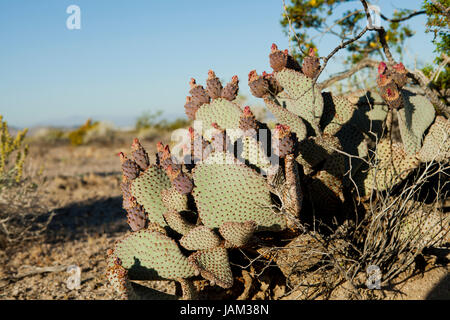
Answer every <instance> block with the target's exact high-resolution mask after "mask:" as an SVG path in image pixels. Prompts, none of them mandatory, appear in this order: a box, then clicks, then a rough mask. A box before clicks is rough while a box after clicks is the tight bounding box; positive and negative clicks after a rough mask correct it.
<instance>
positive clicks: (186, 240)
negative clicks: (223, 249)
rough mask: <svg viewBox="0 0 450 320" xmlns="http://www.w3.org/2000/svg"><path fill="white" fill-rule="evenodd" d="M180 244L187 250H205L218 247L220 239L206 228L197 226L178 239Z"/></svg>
mask: <svg viewBox="0 0 450 320" xmlns="http://www.w3.org/2000/svg"><path fill="white" fill-rule="evenodd" d="M180 244H181V245H182V246H183V247H184V248H186V249H188V250H207V249H212V248H215V247H217V246H219V245H220V238H219V237H218V236H217V235H216V234H215V233H214V232H213V231H212V230H211V229H209V228H208V227H206V226H198V227H195V228H194V229H192V230H190V231H189V232H188V233H187V234H185V235H184V236H183V237H182V238H181V239H180Z"/></svg>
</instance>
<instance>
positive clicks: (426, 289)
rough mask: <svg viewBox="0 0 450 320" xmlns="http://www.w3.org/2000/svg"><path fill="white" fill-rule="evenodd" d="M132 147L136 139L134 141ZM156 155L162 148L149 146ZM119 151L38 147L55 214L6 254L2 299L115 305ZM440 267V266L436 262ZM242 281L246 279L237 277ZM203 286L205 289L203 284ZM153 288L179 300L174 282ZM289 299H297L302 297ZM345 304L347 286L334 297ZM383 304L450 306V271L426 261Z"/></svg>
mask: <svg viewBox="0 0 450 320" xmlns="http://www.w3.org/2000/svg"><path fill="white" fill-rule="evenodd" d="M129 141H130V142H131V139H130V140H129ZM143 145H144V147H146V148H149V149H151V150H154V145H155V141H153V142H151V143H150V142H143ZM127 150H128V147H127V145H125V144H118V145H115V146H105V145H104V146H101V145H96V146H81V147H70V146H64V145H62V146H39V147H35V148H32V149H31V153H30V163H31V166H30V168H32V171H33V170H34V171H39V170H40V169H43V176H44V177H45V179H44V182H43V185H42V186H41V187H40V190H41V191H40V192H41V198H42V199H41V200H42V202H43V203H44V204H45V206H46V207H47V208H48V212H53V213H54V214H55V216H54V218H53V221H52V222H51V224H50V225H49V227H48V230H47V232H46V233H45V234H44V236H43V237H42V238H41V239H39V240H36V241H32V242H26V243H24V244H22V245H21V246H19V247H15V248H9V247H7V248H6V249H4V250H0V299H116V298H118V296H117V294H116V293H115V292H114V291H113V290H112V288H110V287H109V285H108V284H107V280H106V278H105V275H104V274H105V266H106V262H105V260H106V259H105V257H106V251H107V249H108V248H111V247H112V245H113V243H114V241H115V240H116V239H118V238H119V237H121V236H123V235H124V234H125V233H127V232H129V227H128V225H127V224H126V218H125V213H124V211H123V210H122V209H121V194H120V189H119V181H120V164H119V159H118V157H117V156H116V155H117V153H118V152H119V151H127ZM431 260H433V259H431ZM69 265H76V266H79V267H80V268H81V287H80V288H78V289H69V288H68V286H67V281H68V279H69V277H70V274H69V273H67V272H66V268H67V266H69ZM238 275H239V274H238ZM282 280H283V279H270V277H263V278H262V279H260V281H258V283H257V284H254V285H253V289H252V290H251V291H252V293H251V294H250V295H249V296H248V297H249V298H252V299H274V298H278V297H280V296H281V295H283V294H284V292H285V290H286V288H285V287H283V281H282ZM197 285H198V286H201V285H204V284H202V282H201V281H199V282H197ZM153 287H154V288H156V289H159V290H162V291H164V292H166V293H169V294H173V293H174V292H175V285H174V283H172V282H168V281H167V282H166V281H160V282H155V283H153ZM243 290H244V286H243V279H242V277H240V275H239V277H238V278H237V281H236V285H235V286H234V287H233V288H232V290H229V291H227V292H223V290H218V289H217V288H216V287H209V288H208V289H207V290H206V291H205V292H207V294H205V295H204V296H203V298H211V299H213V298H223V297H228V298H236V297H237V296H239V295H240V294H241V293H242V291H243ZM287 298H290V299H293V298H295V293H293V294H291V295H289V296H288V297H287ZM332 298H333V299H345V298H347V293H346V290H345V285H344V286H342V288H338V290H336V291H335V293H334V294H333V295H332ZM373 298H376V299H380V298H381V299H436V298H437V299H450V277H449V266H448V265H446V264H442V263H436V261H426V263H425V265H424V267H423V270H422V271H420V272H419V271H417V270H416V271H414V272H409V273H404V274H402V275H401V276H400V277H399V279H398V280H397V284H396V285H395V286H392V288H389V289H387V290H382V291H377V292H375V293H374V296H373Z"/></svg>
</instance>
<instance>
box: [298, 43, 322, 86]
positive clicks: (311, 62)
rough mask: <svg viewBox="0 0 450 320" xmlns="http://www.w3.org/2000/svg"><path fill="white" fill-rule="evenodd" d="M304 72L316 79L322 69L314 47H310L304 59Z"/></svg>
mask: <svg viewBox="0 0 450 320" xmlns="http://www.w3.org/2000/svg"><path fill="white" fill-rule="evenodd" d="M302 70H303V73H304V74H305V75H306V76H307V77H308V78H311V79H314V78H315V77H316V76H317V74H318V73H319V71H320V61H319V58H318V57H316V56H315V52H314V49H313V48H310V49H309V54H308V56H306V57H305V58H304V59H303V64H302Z"/></svg>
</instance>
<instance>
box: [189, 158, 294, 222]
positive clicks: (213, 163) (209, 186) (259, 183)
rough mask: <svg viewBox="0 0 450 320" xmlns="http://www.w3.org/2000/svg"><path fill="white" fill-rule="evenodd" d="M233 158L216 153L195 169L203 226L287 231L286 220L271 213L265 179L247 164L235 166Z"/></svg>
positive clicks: (197, 199)
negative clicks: (253, 226)
mask: <svg viewBox="0 0 450 320" xmlns="http://www.w3.org/2000/svg"><path fill="white" fill-rule="evenodd" d="M233 158H234V157H233V156H232V155H225V154H224V153H214V154H211V155H210V156H209V157H208V159H207V160H206V161H205V162H204V163H202V164H197V166H196V167H195V169H194V174H193V176H194V181H195V184H196V187H195V188H194V191H193V195H194V198H195V201H196V204H197V208H198V211H199V215H200V218H201V219H202V222H203V224H204V225H206V226H207V227H209V228H211V229H213V228H219V227H220V226H221V225H223V224H224V223H226V222H245V221H255V222H256V224H257V226H258V229H261V230H264V229H269V230H282V229H284V228H285V227H286V222H285V220H284V218H283V217H282V216H281V215H277V214H276V213H274V212H273V211H272V209H271V207H272V203H271V197H270V192H269V187H268V185H267V183H266V181H265V179H264V178H263V177H262V176H261V175H259V174H258V173H256V172H255V171H254V170H253V169H251V168H249V167H247V166H246V165H244V164H241V163H236V162H235V161H234V163H235V164H232V163H233ZM224 161H226V162H224ZM225 163H230V164H225Z"/></svg>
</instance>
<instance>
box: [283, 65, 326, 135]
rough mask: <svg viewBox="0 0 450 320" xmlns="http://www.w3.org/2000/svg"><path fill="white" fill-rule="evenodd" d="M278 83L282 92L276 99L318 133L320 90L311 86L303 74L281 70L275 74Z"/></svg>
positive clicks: (320, 107)
mask: <svg viewBox="0 0 450 320" xmlns="http://www.w3.org/2000/svg"><path fill="white" fill-rule="evenodd" d="M275 78H276V79H277V81H278V83H279V84H280V85H281V86H282V87H283V88H284V91H283V92H281V93H280V94H278V96H277V99H278V101H280V102H281V104H282V105H285V106H286V108H287V109H288V110H289V111H291V112H292V113H294V114H296V115H298V116H300V117H302V118H303V119H304V120H306V121H307V122H308V123H309V124H310V125H311V126H312V128H313V129H314V131H315V132H316V133H319V122H320V117H321V116H322V113H323V98H322V95H321V93H320V90H319V89H318V88H317V87H316V86H313V80H312V79H310V78H308V77H307V76H305V75H304V74H302V73H300V72H297V71H294V70H289V69H283V70H282V71H279V72H276V73H275Z"/></svg>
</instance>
